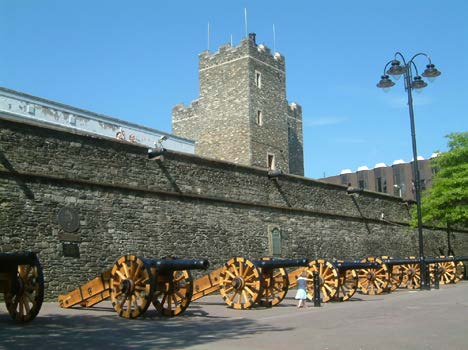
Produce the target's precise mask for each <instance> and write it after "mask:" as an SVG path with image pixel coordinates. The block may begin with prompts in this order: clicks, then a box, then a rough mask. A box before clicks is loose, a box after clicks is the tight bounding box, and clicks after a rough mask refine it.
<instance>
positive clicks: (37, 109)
mask: <svg viewBox="0 0 468 350" xmlns="http://www.w3.org/2000/svg"><path fill="white" fill-rule="evenodd" d="M0 115H2V116H3V117H6V118H10V119H16V120H18V119H19V120H27V121H29V122H34V123H40V124H48V125H51V126H55V127H61V128H66V129H73V130H78V131H81V132H84V133H89V134H94V135H99V136H103V137H108V138H113V139H118V140H121V141H128V142H134V143H137V144H141V145H145V146H148V147H154V146H155V143H158V141H159V140H160V139H161V137H163V136H165V141H164V143H163V146H164V148H167V149H171V150H174V151H178V152H184V153H191V154H193V153H194V149H195V143H194V142H193V141H192V140H187V139H184V138H182V137H177V136H174V135H171V134H168V133H165V132H163V131H159V130H156V129H152V128H148V127H145V126H141V125H137V124H134V123H130V122H127V121H124V120H120V119H116V118H112V117H108V116H105V115H102V114H97V113H94V112H90V111H87V110H84V109H80V108H76V107H72V106H68V105H65V104H62V103H59V102H55V101H50V100H46V99H44V98H40V97H36V96H32V95H28V94H25V93H22V92H18V91H14V90H10V89H6V88H3V87H0Z"/></svg>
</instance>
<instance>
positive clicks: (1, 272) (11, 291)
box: [0, 252, 44, 322]
mask: <svg viewBox="0 0 468 350" xmlns="http://www.w3.org/2000/svg"><path fill="white" fill-rule="evenodd" d="M0 292H3V293H4V298H5V304H6V307H7V310H8V313H9V314H10V316H11V317H12V318H13V319H14V320H15V321H17V322H28V321H31V320H33V319H34V318H35V317H36V316H37V314H38V313H39V311H40V309H41V306H42V302H43V300H44V275H43V273H42V268H41V264H40V263H39V259H38V257H37V255H36V254H35V253H33V252H25V253H0Z"/></svg>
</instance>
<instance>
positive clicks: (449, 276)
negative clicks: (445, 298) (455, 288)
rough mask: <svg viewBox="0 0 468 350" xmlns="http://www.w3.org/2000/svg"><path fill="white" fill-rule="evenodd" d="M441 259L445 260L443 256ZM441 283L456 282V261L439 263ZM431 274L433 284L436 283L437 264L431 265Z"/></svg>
mask: <svg viewBox="0 0 468 350" xmlns="http://www.w3.org/2000/svg"><path fill="white" fill-rule="evenodd" d="M440 258H444V256H441V257H440ZM437 264H438V265H439V266H438V270H439V271H438V272H439V283H440V284H448V283H452V282H453V281H455V278H456V264H455V262H454V261H443V262H438V263H437ZM429 274H430V276H431V283H435V263H434V264H429Z"/></svg>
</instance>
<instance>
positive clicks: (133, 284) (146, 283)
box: [110, 255, 154, 318]
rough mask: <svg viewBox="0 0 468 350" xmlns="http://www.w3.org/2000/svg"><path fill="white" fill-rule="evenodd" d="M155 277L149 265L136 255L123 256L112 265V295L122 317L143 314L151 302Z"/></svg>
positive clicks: (115, 307)
mask: <svg viewBox="0 0 468 350" xmlns="http://www.w3.org/2000/svg"><path fill="white" fill-rule="evenodd" d="M153 288H154V279H153V274H152V273H151V270H150V267H149V265H148V264H147V263H146V262H145V261H144V260H142V259H141V258H139V257H137V256H134V255H126V256H122V257H120V258H119V260H117V262H116V263H115V264H114V266H113V267H112V271H111V277H110V297H111V301H112V306H113V307H114V309H115V311H117V313H118V314H119V316H121V317H125V318H136V317H139V316H141V315H142V314H143V313H144V312H145V311H146V310H147V309H148V306H149V305H150V303H151V300H152V297H153Z"/></svg>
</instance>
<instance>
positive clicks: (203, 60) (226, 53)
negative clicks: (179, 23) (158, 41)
mask: <svg viewBox="0 0 468 350" xmlns="http://www.w3.org/2000/svg"><path fill="white" fill-rule="evenodd" d="M247 57H250V58H254V59H256V60H258V61H259V62H262V63H264V64H267V65H269V66H271V67H274V68H276V69H277V70H280V71H282V72H284V71H285V59H284V56H283V55H281V54H280V53H278V52H275V53H272V52H271V50H270V48H269V47H267V46H265V45H263V44H259V45H257V43H256V42H255V39H254V38H252V37H249V38H244V39H242V40H241V42H240V45H238V46H231V45H230V44H224V45H221V46H220V47H219V49H218V51H216V52H214V53H211V52H209V51H204V52H202V53H200V54H199V55H198V58H199V69H200V71H202V70H204V69H209V68H211V67H214V66H219V65H221V64H226V63H229V62H233V61H236V60H240V59H243V58H247Z"/></svg>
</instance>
